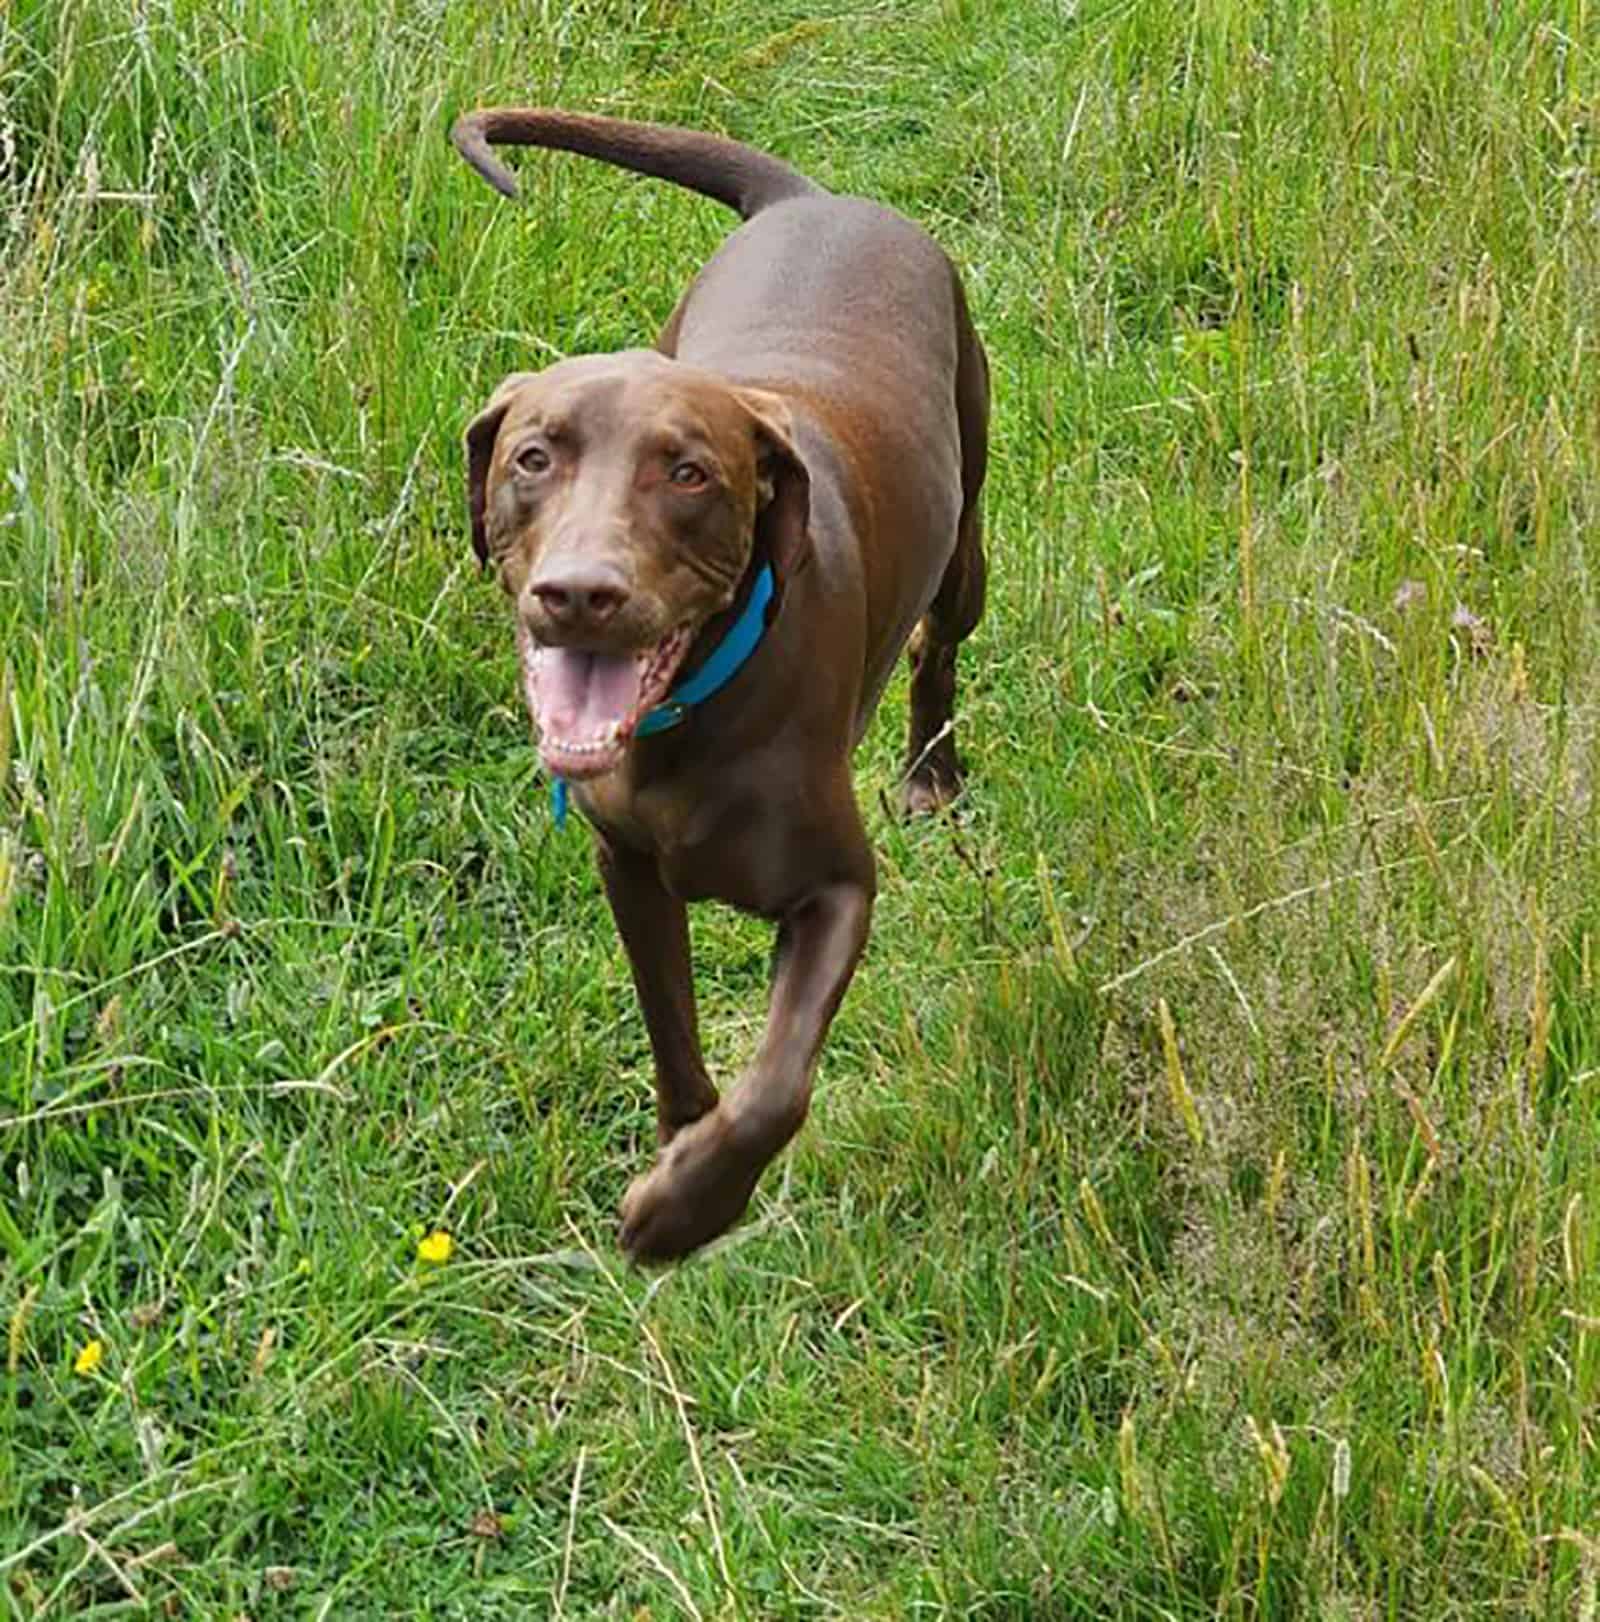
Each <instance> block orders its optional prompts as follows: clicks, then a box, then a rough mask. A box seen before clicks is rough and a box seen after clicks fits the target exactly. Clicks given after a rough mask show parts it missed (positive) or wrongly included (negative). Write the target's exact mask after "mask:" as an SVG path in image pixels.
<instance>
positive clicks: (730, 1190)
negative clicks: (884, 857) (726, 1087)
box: [622, 841, 873, 1261]
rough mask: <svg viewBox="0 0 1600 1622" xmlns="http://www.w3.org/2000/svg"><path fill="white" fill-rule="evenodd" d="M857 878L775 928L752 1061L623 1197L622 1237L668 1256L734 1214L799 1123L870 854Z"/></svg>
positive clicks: (861, 907)
mask: <svg viewBox="0 0 1600 1622" xmlns="http://www.w3.org/2000/svg"><path fill="white" fill-rule="evenodd" d="M860 854H861V855H862V856H863V857H865V874H864V877H863V878H862V879H860V880H847V881H838V882H834V883H832V884H826V885H822V886H819V887H818V888H817V889H815V890H813V891H811V892H810V893H809V894H807V895H806V896H805V897H804V898H803V899H802V900H800V901H799V902H798V903H797V904H796V905H794V906H793V907H791V908H790V909H789V911H788V912H786V913H785V915H784V917H783V919H782V921H781V922H780V924H779V926H778V946H777V953H776V956H775V960H774V975H773V983H772V1000H771V1004H770V1007H769V1008H768V1012H767V1027H766V1032H765V1034H764V1036H763V1037H762V1041H761V1047H760V1050H759V1051H758V1053H757V1054H756V1058H755V1061H754V1063H753V1064H752V1065H751V1067H750V1069H749V1070H748V1071H747V1072H746V1074H745V1076H744V1079H743V1080H742V1081H741V1082H740V1083H739V1085H738V1086H737V1087H736V1088H735V1089H734V1090H733V1091H732V1092H731V1093H730V1094H729V1095H728V1097H727V1098H725V1099H724V1100H723V1101H722V1102H721V1103H720V1104H719V1105H718V1106H717V1108H716V1109H714V1110H712V1111H711V1112H710V1113H709V1114H708V1115H705V1116H703V1117H702V1118H701V1119H700V1120H698V1121H696V1122H695V1123H694V1125H693V1126H690V1127H687V1128H685V1129H684V1130H683V1131H682V1132H680V1133H679V1134H678V1135H677V1137H676V1138H674V1139H673V1141H672V1143H671V1144H670V1145H669V1146H668V1148H667V1149H666V1150H665V1151H664V1152H663V1153H662V1155H661V1158H660V1159H659V1160H658V1161H657V1162H656V1164H655V1166H654V1168H653V1169H652V1170H651V1171H650V1172H648V1173H647V1174H646V1175H645V1176H643V1177H641V1178H639V1179H638V1180H637V1181H636V1182H635V1183H634V1185H633V1187H632V1188H630V1189H629V1190H628V1194H627V1197H626V1199H624V1201H623V1204H622V1243H623V1246H624V1248H626V1249H627V1250H628V1251H629V1252H630V1253H631V1254H632V1255H633V1256H634V1257H636V1258H637V1259H638V1260H640V1261H667V1260H670V1259H671V1258H672V1257H675V1256H682V1255H685V1254H687V1253H688V1252H689V1251H691V1250H694V1249H696V1248H697V1247H698V1246H700V1245H703V1244H704V1243H705V1242H706V1241H707V1240H708V1239H713V1238H715V1237H716V1236H717V1235H718V1234H719V1233H721V1232H723V1230H724V1229H726V1228H728V1227H730V1226H731V1225H732V1224H733V1223H734V1222H736V1221H737V1220H738V1219H739V1217H740V1216H741V1215H742V1214H743V1212H744V1209H745V1207H746V1206H747V1205H748V1204H749V1203H750V1196H751V1194H752V1193H753V1192H754V1190H755V1186H756V1182H757V1179H758V1178H759V1177H760V1176H761V1173H762V1171H763V1170H764V1169H765V1167H766V1165H767V1163H768V1162H769V1161H770V1160H771V1159H772V1157H773V1156H774V1155H776V1154H777V1152H778V1151H779V1150H780V1149H781V1148H782V1147H783V1146H784V1144H786V1143H787V1142H788V1141H789V1139H790V1138H792V1137H793V1136H794V1134H795V1133H796V1132H797V1131H798V1130H799V1129H800V1124H801V1122H803V1121H804V1120H805V1118H806V1111H807V1109H808V1108H809V1107H810V1103H811V1078H812V1073H813V1071H814V1070H815V1069H816V1063H817V1055H818V1053H819V1051H820V1050H821V1047H822V1040H823V1037H824V1036H825V1035H826V1034H827V1029H828V1025H829V1023H830V1022H831V1021H832V1019H833V1016H834V1014H835V1013H836V1012H837V1010H838V1007H839V1003H840V1001H841V999H842V998H843V997H844V993H845V988H846V987H847V986H848V985H849V984H850V977H851V975H852V974H853V973H854V972H855V967H856V963H857V962H858V961H859V959H860V957H861V949H862V947H863V946H864V945H865V944H866V939H867V928H868V924H869V923H870V921H871V916H872V895H873V885H872V876H871V874H872V868H871V856H870V854H869V853H868V852H867V850H866V846H865V841H863V842H862V846H861V853H860Z"/></svg>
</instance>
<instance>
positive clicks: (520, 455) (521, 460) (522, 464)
mask: <svg viewBox="0 0 1600 1622" xmlns="http://www.w3.org/2000/svg"><path fill="white" fill-rule="evenodd" d="M549 466H550V453H549V451H547V450H546V449H545V448H544V446H543V445H529V446H527V447H526V448H525V449H523V450H520V451H518V452H517V468H518V470H519V471H520V472H523V473H544V472H546V471H547V470H548V469H549Z"/></svg>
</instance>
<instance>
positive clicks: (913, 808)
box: [900, 768, 961, 817]
mask: <svg viewBox="0 0 1600 1622" xmlns="http://www.w3.org/2000/svg"><path fill="white" fill-rule="evenodd" d="M960 794H961V774H960V773H959V772H949V771H933V770H928V769H926V768H922V769H919V770H918V771H915V772H913V773H912V774H911V776H910V777H908V778H907V779H906V780H905V782H904V783H903V784H902V785H901V788H900V814H901V816H903V817H931V816H933V815H934V814H935V813H936V812H939V811H943V810H944V809H945V807H946V806H948V805H952V804H953V803H954V802H955V801H956V800H957V799H958V798H959V797H960Z"/></svg>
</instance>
